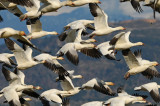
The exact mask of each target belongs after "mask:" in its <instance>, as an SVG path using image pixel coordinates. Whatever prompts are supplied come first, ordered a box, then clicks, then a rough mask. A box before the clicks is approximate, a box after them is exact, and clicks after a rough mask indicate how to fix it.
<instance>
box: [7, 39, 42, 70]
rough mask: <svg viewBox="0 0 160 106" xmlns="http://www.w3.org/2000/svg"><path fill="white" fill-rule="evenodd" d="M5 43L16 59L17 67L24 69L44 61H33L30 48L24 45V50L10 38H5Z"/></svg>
mask: <svg viewBox="0 0 160 106" xmlns="http://www.w3.org/2000/svg"><path fill="white" fill-rule="evenodd" d="M5 43H6V45H7V47H8V49H9V50H11V51H12V52H13V54H14V56H15V58H16V61H17V68H18V69H20V70H24V69H27V68H30V67H33V66H35V65H37V64H40V63H44V61H43V62H37V61H34V60H33V58H32V49H31V48H30V47H28V46H26V50H24V49H22V48H21V47H20V46H19V45H17V44H16V43H15V42H13V41H12V40H10V39H5Z"/></svg>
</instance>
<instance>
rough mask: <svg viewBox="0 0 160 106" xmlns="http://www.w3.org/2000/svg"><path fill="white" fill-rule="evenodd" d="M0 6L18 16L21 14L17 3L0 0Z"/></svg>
mask: <svg viewBox="0 0 160 106" xmlns="http://www.w3.org/2000/svg"><path fill="white" fill-rule="evenodd" d="M0 8H1V9H0V10H8V11H9V12H11V13H12V14H14V15H15V16H17V17H20V15H22V14H23V13H22V12H21V10H20V9H19V8H18V7H17V5H16V4H14V3H10V2H3V1H1V2H0Z"/></svg>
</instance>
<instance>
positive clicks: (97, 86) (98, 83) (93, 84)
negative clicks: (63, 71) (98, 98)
mask: <svg viewBox="0 0 160 106" xmlns="http://www.w3.org/2000/svg"><path fill="white" fill-rule="evenodd" d="M108 85H114V83H112V82H104V81H103V80H100V79H98V78H93V79H91V80H89V81H88V82H86V83H85V84H83V85H82V87H81V89H84V90H90V89H94V90H96V91H98V92H100V93H103V94H106V95H110V96H114V95H115V93H114V92H113V91H112V90H111V88H110V87H109V86H108Z"/></svg>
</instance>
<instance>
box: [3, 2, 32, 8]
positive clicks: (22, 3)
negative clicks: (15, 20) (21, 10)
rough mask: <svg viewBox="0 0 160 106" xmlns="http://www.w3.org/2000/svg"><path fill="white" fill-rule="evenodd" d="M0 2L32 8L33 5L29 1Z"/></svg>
mask: <svg viewBox="0 0 160 106" xmlns="http://www.w3.org/2000/svg"><path fill="white" fill-rule="evenodd" d="M1 1H2V2H11V3H15V4H18V5H22V6H27V7H32V6H33V3H32V1H31V0H1Z"/></svg>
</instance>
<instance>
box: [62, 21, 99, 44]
mask: <svg viewBox="0 0 160 106" xmlns="http://www.w3.org/2000/svg"><path fill="white" fill-rule="evenodd" d="M87 23H88V22H86V20H85V21H83V20H79V21H74V22H72V23H70V24H68V25H67V26H65V29H66V31H64V32H63V33H62V34H60V35H59V40H60V41H64V40H65V42H66V43H69V42H83V43H91V42H96V40H95V39H87V40H82V35H85V34H86V33H87V32H85V30H86V27H87V26H88V25H89V26H90V27H91V25H90V24H87ZM67 29H68V30H67Z"/></svg>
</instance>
